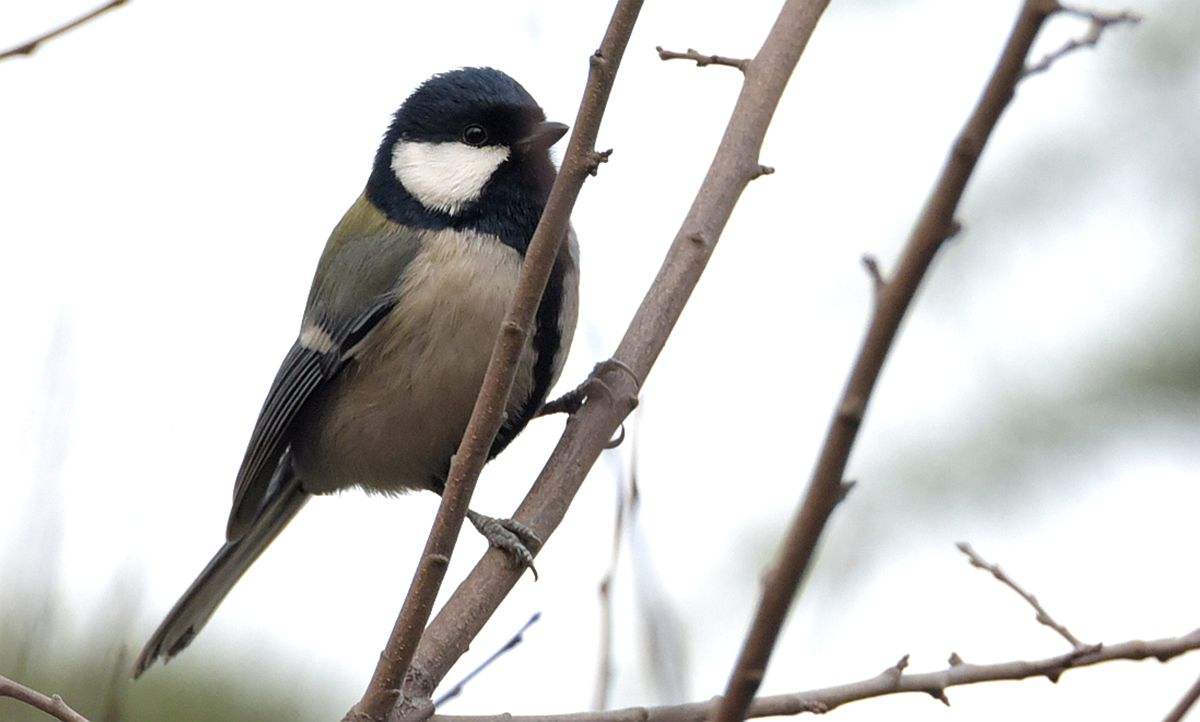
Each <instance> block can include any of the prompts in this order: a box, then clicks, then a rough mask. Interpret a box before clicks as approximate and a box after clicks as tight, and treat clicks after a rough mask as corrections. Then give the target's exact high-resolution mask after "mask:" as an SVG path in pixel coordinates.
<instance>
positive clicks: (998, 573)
mask: <svg viewBox="0 0 1200 722" xmlns="http://www.w3.org/2000/svg"><path fill="white" fill-rule="evenodd" d="M955 546H956V547H958V550H959V551H960V552H962V553H963V554H965V555H966V556H967V559H969V560H970V561H971V566H973V567H975V568H977V569H983V570H984V571H987V572H990V573H991V575H992V576H993V577H995V578H996V581H998V582H1000V583H1001V584H1003V585H1004V586H1006V587H1008V588H1009V589H1011V590H1013V591H1014V592H1016V593H1017V594H1018V595H1020V597H1021V598H1022V599H1024V600H1025V601H1026V602H1028V603H1029V606H1031V607H1033V611H1034V612H1036V613H1037V621H1038V623H1039V624H1044V625H1045V626H1047V627H1049V628H1051V629H1053V630H1054V631H1055V632H1058V634H1059V636H1061V637H1062V638H1063V639H1065V640H1067V641H1068V642H1070V644H1071V646H1072V647H1074V648H1075V649H1085V648H1087V647H1090V646H1092V645H1089V644H1085V643H1083V642H1081V641H1079V638H1078V637H1076V636H1075V635H1074V634H1071V632H1070V630H1068V629H1067V628H1066V627H1064V626H1063V625H1061V624H1059V623H1058V622H1056V621H1055V620H1054V618H1053V617H1051V616H1050V613H1049V612H1047V611H1046V609H1045V608H1044V607H1043V606H1042V604H1041V602H1039V601H1038V598H1037V597H1035V596H1033V595H1032V594H1030V593H1029V592H1027V591H1025V590H1024V589H1022V588H1021V585H1020V584H1017V583H1016V582H1015V581H1013V579H1012V577H1010V576H1008V575H1007V574H1005V573H1004V570H1003V569H1001V568H1000V565H999V564H991V563H989V562H988V561H987V560H986V559H984V558H983V557H981V556H979V554H978V553H977V552H976V551H975V550H974V549H973V548H972V547H971V545H970V544H968V543H966V542H959V543H958V544H955Z"/></svg>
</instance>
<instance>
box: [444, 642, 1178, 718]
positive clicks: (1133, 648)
mask: <svg viewBox="0 0 1200 722" xmlns="http://www.w3.org/2000/svg"><path fill="white" fill-rule="evenodd" d="M1197 649H1200V629H1197V630H1195V631H1194V632H1192V633H1191V634H1188V635H1185V636H1182V637H1170V638H1167V639H1155V640H1152V641H1142V640H1133V641H1129V642H1121V643H1119V644H1105V645H1102V646H1099V647H1098V648H1092V649H1089V650H1085V651H1084V652H1082V653H1080V652H1079V651H1072V652H1068V653H1066V654H1060V655H1058V656H1056V657H1047V658H1045V659H1037V660H1029V661H1025V660H1017V661H1012V662H1001V663H999V664H967V663H965V662H963V661H961V660H957V659H956V658H952V659H951V663H950V666H949V667H947V668H945V669H941V670H938V671H935V672H924V673H919V674H905V673H904V670H905V667H906V666H907V663H908V659H907V656H906V657H905V658H903V659H901V660H900V663H898V664H895V665H893V666H891V667H888V668H887V669H885V670H884V671H882V672H880V673H879V674H877V675H875V676H874V677H869V678H867V679H863V680H860V681H858V682H851V683H849V684H842V685H838V686H836V687H825V688H823V689H814V690H809V691H807V692H798V693H796V694H779V695H772V696H769V697H759V698H758V699H756V700H754V702H753V704H751V705H750V707H749V709H748V710H747V714H746V716H747V717H775V716H781V715H795V714H801V713H803V712H812V713H816V714H821V713H824V712H828V711H830V710H832V709H835V708H837V707H841V706H842V705H844V704H849V703H851V702H859V701H861V700H865V699H872V698H874V697H886V696H888V695H893V694H908V693H912V692H920V693H923V694H927V695H930V696H931V697H933V698H934V699H937V700H940V701H943V702H945V703H947V704H948V702H947V701H946V700H947V699H948V698H947V697H946V690H947V689H949V688H951V687H961V686H964V685H969V684H981V683H985V682H1000V681H1012V680H1022V679H1028V678H1030V677H1046V678H1047V679H1049V680H1050V681H1056V680H1057V679H1058V678H1059V676H1061V675H1062V673H1063V672H1065V671H1066V670H1068V669H1078V668H1080V667H1091V666H1094V665H1097V664H1103V663H1105V662H1112V661H1115V660H1119V659H1124V660H1133V661H1136V660H1142V659H1150V658H1154V659H1157V660H1159V661H1160V662H1166V661H1168V660H1170V659H1172V658H1173V657H1176V656H1178V655H1181V654H1184V653H1187V652H1192V651H1195V650H1197ZM721 701H722V698H720V697H717V698H716V699H713V700H710V701H707V702H692V703H690V704H681V705H667V706H661V707H631V708H628V709H620V710H612V711H608V712H580V713H573V714H560V715H508V714H504V715H477V716H476V715H471V716H468V715H435V716H434V717H433V719H432V720H431V722H706V721H707V720H709V719H712V715H713V713H714V710H715V709H716V707H717V706H718V705H719V704H720V703H721ZM1167 722H1172V720H1171V718H1168V720H1167Z"/></svg>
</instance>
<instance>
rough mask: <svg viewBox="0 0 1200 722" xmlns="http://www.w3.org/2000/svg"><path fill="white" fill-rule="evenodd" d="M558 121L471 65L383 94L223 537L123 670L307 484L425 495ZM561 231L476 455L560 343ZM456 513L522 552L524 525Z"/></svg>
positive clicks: (524, 556) (453, 437)
mask: <svg viewBox="0 0 1200 722" xmlns="http://www.w3.org/2000/svg"><path fill="white" fill-rule="evenodd" d="M567 130H568V127H567V126H566V125H564V124H562V123H556V122H551V121H547V120H546V116H545V113H544V112H543V110H542V108H541V106H539V105H538V103H537V102H536V101H535V100H534V99H533V97H532V96H531V95H530V94H529V92H528V91H526V90H525V88H524V87H522V86H521V85H520V84H519V83H518V82H517V81H516V80H514V79H513V78H511V77H509V76H508V75H506V74H505V73H503V72H501V71H499V70H496V69H493V68H487V67H478V68H459V69H456V70H451V71H448V72H444V73H440V74H437V75H434V76H433V77H431V78H429V79H428V80H426V81H425V82H424V83H422V84H421V85H419V86H418V87H417V88H416V89H415V90H414V91H412V93H411V94H410V95H409V96H408V97H407V99H406V100H405V101H404V102H403V103H402V104H401V106H400V108H399V109H398V110H397V111H396V112H395V113H394V115H393V116H392V119H391V123H390V124H389V126H388V128H387V131H386V133H385V134H384V136H383V140H382V142H381V143H380V145H379V148H378V151H377V152H376V154H375V158H374V163H373V165H372V166H371V172H370V175H369V176H368V180H367V184H366V187H365V189H364V190H363V191H362V193H361V194H360V195H359V196H358V198H357V199H356V200H355V201H354V203H353V204H352V205H351V206H350V208H349V210H347V211H346V213H345V215H344V216H343V217H342V219H341V221H340V222H339V223H338V224H337V225H336V227H335V228H334V229H333V232H332V233H331V234H330V236H329V239H328V241H327V243H326V245H325V249H324V251H323V252H322V254H321V257H320V260H319V261H318V263H317V269H316V272H315V274H314V277H313V281H312V286H311V290H310V291H309V294H308V300H307V302H306V304H305V307H304V314H303V318H302V320H301V324H300V330H299V333H298V335H297V337H296V340H295V343H294V344H293V345H292V347H291V349H290V350H289V351H288V352H287V354H286V355H285V356H284V359H283V362H282V363H281V365H280V367H279V371H278V372H277V374H276V376H275V379H274V382H273V383H272V384H271V387H270V390H269V391H268V393H267V397H266V400H265V401H264V403H263V406H262V409H261V411H260V413H259V416H258V420H257V421H256V423H255V425H254V428H253V431H252V433H251V436H250V441H249V443H248V445H247V448H246V452H245V455H244V457H243V460H242V463H241V467H240V469H239V470H238V474H237V478H236V481H235V484H234V492H233V503H232V507H231V509H230V512H229V520H228V523H227V526H226V532H225V542H224V545H223V546H222V547H221V548H220V550H219V551H218V552H217V553H216V555H215V556H213V558H212V560H211V561H210V562H209V563H208V565H207V566H206V567H205V568H204V570H203V571H201V572H200V575H199V576H198V577H197V578H196V580H195V581H194V582H193V583H192V585H191V586H190V587H189V588H188V589H187V591H186V592H184V594H183V596H182V597H181V598H180V599H179V601H178V602H177V603H176V604H175V606H174V607H173V608H172V609H171V611H170V612H169V613H168V614H167V616H166V618H165V619H164V620H163V622H162V623H161V624H160V625H159V627H158V628H157V630H156V631H155V632H154V633H153V635H152V636H151V637H150V639H149V641H148V642H147V643H146V646H145V648H144V649H143V650H142V652H141V654H140V655H139V656H138V658H137V660H136V662H135V665H134V670H133V676H134V677H135V678H136V677H138V676H140V675H141V674H142V673H143V672H145V671H146V669H148V668H149V667H150V666H151V665H152V664H153V663H154V662H155V660H157V659H159V658H163V659H164V661H166V660H169V659H170V658H171V657H173V656H174V655H176V654H178V653H179V652H180V651H181V650H183V649H184V648H185V647H186V646H187V645H188V644H189V643H190V642H191V641H192V639H193V638H194V637H195V636H196V634H197V633H198V632H199V631H200V629H201V628H202V627H203V626H204V624H205V623H206V622H207V621H208V619H209V618H210V617H211V616H212V614H213V612H214V611H215V610H216V608H217V606H218V605H219V604H220V603H221V601H222V600H223V599H224V598H225V596H226V594H228V593H229V591H230V589H231V588H232V587H233V586H234V584H235V583H236V582H237V581H238V579H240V578H241V576H242V575H243V574H244V573H245V572H246V570H247V569H248V568H249V567H250V565H251V564H252V563H253V562H254V561H255V559H257V558H258V556H259V555H260V554H261V553H262V552H263V550H264V549H265V548H266V547H267V545H269V544H270V543H271V542H272V541H273V540H274V539H275V537H276V536H277V535H278V534H279V533H280V531H282V529H283V528H284V527H285V526H286V525H287V523H288V522H289V521H291V520H292V518H293V517H295V515H296V514H297V513H298V512H299V511H300V509H301V508H303V507H304V505H305V503H306V502H307V501H308V500H309V499H310V498H311V497H312V496H314V495H320V494H328V493H332V492H335V491H340V490H343V489H347V488H351V487H359V488H362V489H365V490H366V491H367V492H368V493H380V494H385V495H395V494H399V493H403V492H407V491H414V490H429V491H433V492H435V493H438V494H441V493H442V491H443V489H444V486H445V480H446V476H447V473H448V471H449V468H450V461H451V458H452V456H453V455H454V453H455V451H456V450H457V448H458V445H459V442H460V441H461V439H462V436H463V432H464V431H465V429H466V425H467V421H468V419H469V418H470V416H471V412H472V409H473V408H474V403H475V398H476V396H477V395H478V393H479V389H480V387H481V386H482V382H483V376H484V372H485V369H486V368H487V364H488V360H489V358H490V356H491V351H492V347H493V344H494V343H495V339H496V337H497V336H498V334H499V331H500V327H501V324H502V322H503V319H504V315H505V313H506V311H507V308H508V306H509V302H510V300H511V299H512V297H513V294H514V291H515V288H516V285H517V279H518V276H519V274H520V269H521V264H522V261H523V258H524V254H525V252H526V250H527V248H528V246H529V243H530V240H531V239H532V237H533V233H534V230H535V229H536V227H537V224H538V221H539V219H540V217H541V214H542V210H543V209H544V207H545V205H546V201H547V198H548V197H549V193H550V188H551V185H552V184H553V182H554V179H555V177H556V174H557V171H556V169H555V166H554V162H553V160H552V158H551V156H550V148H551V146H553V145H554V144H555V143H556V142H557V141H558V140H559V139H560V138H562V137H563V135H565V134H566V132H567ZM562 240H563V242H562V243H561V246H560V249H559V253H558V256H557V258H556V260H555V263H554V266H553V271H552V273H551V276H550V278H549V281H548V282H547V284H546V289H545V293H544V295H543V297H542V300H541V303H540V305H539V307H538V309H537V314H536V317H535V324H534V327H533V329H532V330H531V333H530V334H529V338H528V339H527V341H526V345H525V347H524V349H523V350H522V352H521V355H520V357H519V361H518V367H517V373H516V377H515V380H514V381H513V386H512V391H511V393H510V396H509V399H508V402H507V406H506V408H505V417H504V419H505V420H504V422H503V423H502V425H501V428H500V430H499V432H498V434H497V436H496V439H495V441H494V443H493V445H492V447H491V450H490V456H489V459H490V458H492V457H494V456H495V455H496V454H499V453H500V452H501V451H502V450H503V449H504V448H505V447H506V446H508V444H509V443H510V442H511V441H512V440H513V438H514V437H516V436H517V434H519V433H520V432H521V430H522V429H524V428H525V426H526V424H527V423H528V422H529V421H530V419H531V418H533V417H534V416H535V415H536V414H537V412H538V410H539V408H540V407H541V406H542V404H543V403H544V402H545V401H546V399H547V397H548V394H549V392H550V389H551V387H552V386H553V385H554V384H555V382H556V381H557V380H558V377H559V375H560V373H561V371H562V368H563V363H564V361H565V359H566V356H567V352H568V351H569V350H570V346H571V340H572V337H573V336H574V332H575V324H576V320H577V317H578V283H579V261H578V255H579V246H578V241H577V239H576V236H575V233H574V229H573V228H570V227H568V231H567V233H566V236H565V238H563V239H562ZM467 517H468V519H470V521H471V522H472V524H473V525H474V526H475V527H476V528H477V529H479V531H480V532H481V533H483V535H484V536H485V537H486V538H487V539H488V541H489V542H490V543H491V544H492V545H493V546H497V547H499V548H501V549H503V550H505V551H507V552H508V553H510V554H511V555H512V556H513V557H514V559H515V560H516V561H517V562H518V563H524V564H527V565H530V566H531V563H532V555H531V554H530V552H529V546H530V545H534V544H540V541H539V540H538V539H537V537H536V535H534V534H533V532H532V531H531V530H529V529H528V528H527V527H525V526H523V525H521V524H520V523H518V522H516V521H514V520H511V519H494V518H492V517H488V516H484V515H482V514H478V513H476V512H474V511H469V512H468V514H467Z"/></svg>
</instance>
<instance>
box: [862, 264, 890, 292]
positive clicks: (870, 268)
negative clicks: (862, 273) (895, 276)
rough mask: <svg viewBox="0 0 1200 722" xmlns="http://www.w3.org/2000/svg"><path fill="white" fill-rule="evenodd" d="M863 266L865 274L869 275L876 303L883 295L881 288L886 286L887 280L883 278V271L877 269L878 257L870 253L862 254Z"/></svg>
mask: <svg viewBox="0 0 1200 722" xmlns="http://www.w3.org/2000/svg"><path fill="white" fill-rule="evenodd" d="M862 264H863V268H865V269H866V271H867V275H868V276H870V277H871V291H872V293H873V295H874V298H875V301H876V302H877V303H878V301H879V299H880V298H881V297H882V296H883V289H884V287H886V286H887V281H885V280H884V278H883V271H881V270H880V269H879V259H877V258H875V256H872V255H871V254H869V253H867V254H864V255H863V257H862Z"/></svg>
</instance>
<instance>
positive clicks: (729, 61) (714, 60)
mask: <svg viewBox="0 0 1200 722" xmlns="http://www.w3.org/2000/svg"><path fill="white" fill-rule="evenodd" d="M654 49H655V50H657V51H658V57H659V59H661V60H695V61H696V67H699V68H703V67H704V66H705V65H726V66H729V67H731V68H737V69H738V70H740V71H742V72H743V73H744V72H746V68H748V67H750V60H749V58H726V57H724V56H722V55H703V54H701V53H699V52H697V51H696V49H695V48H688V49H687V52H686V53H677V52H675V51H673V50H663V47H662V46H661V45H659V46H657V47H655V48H654Z"/></svg>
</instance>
